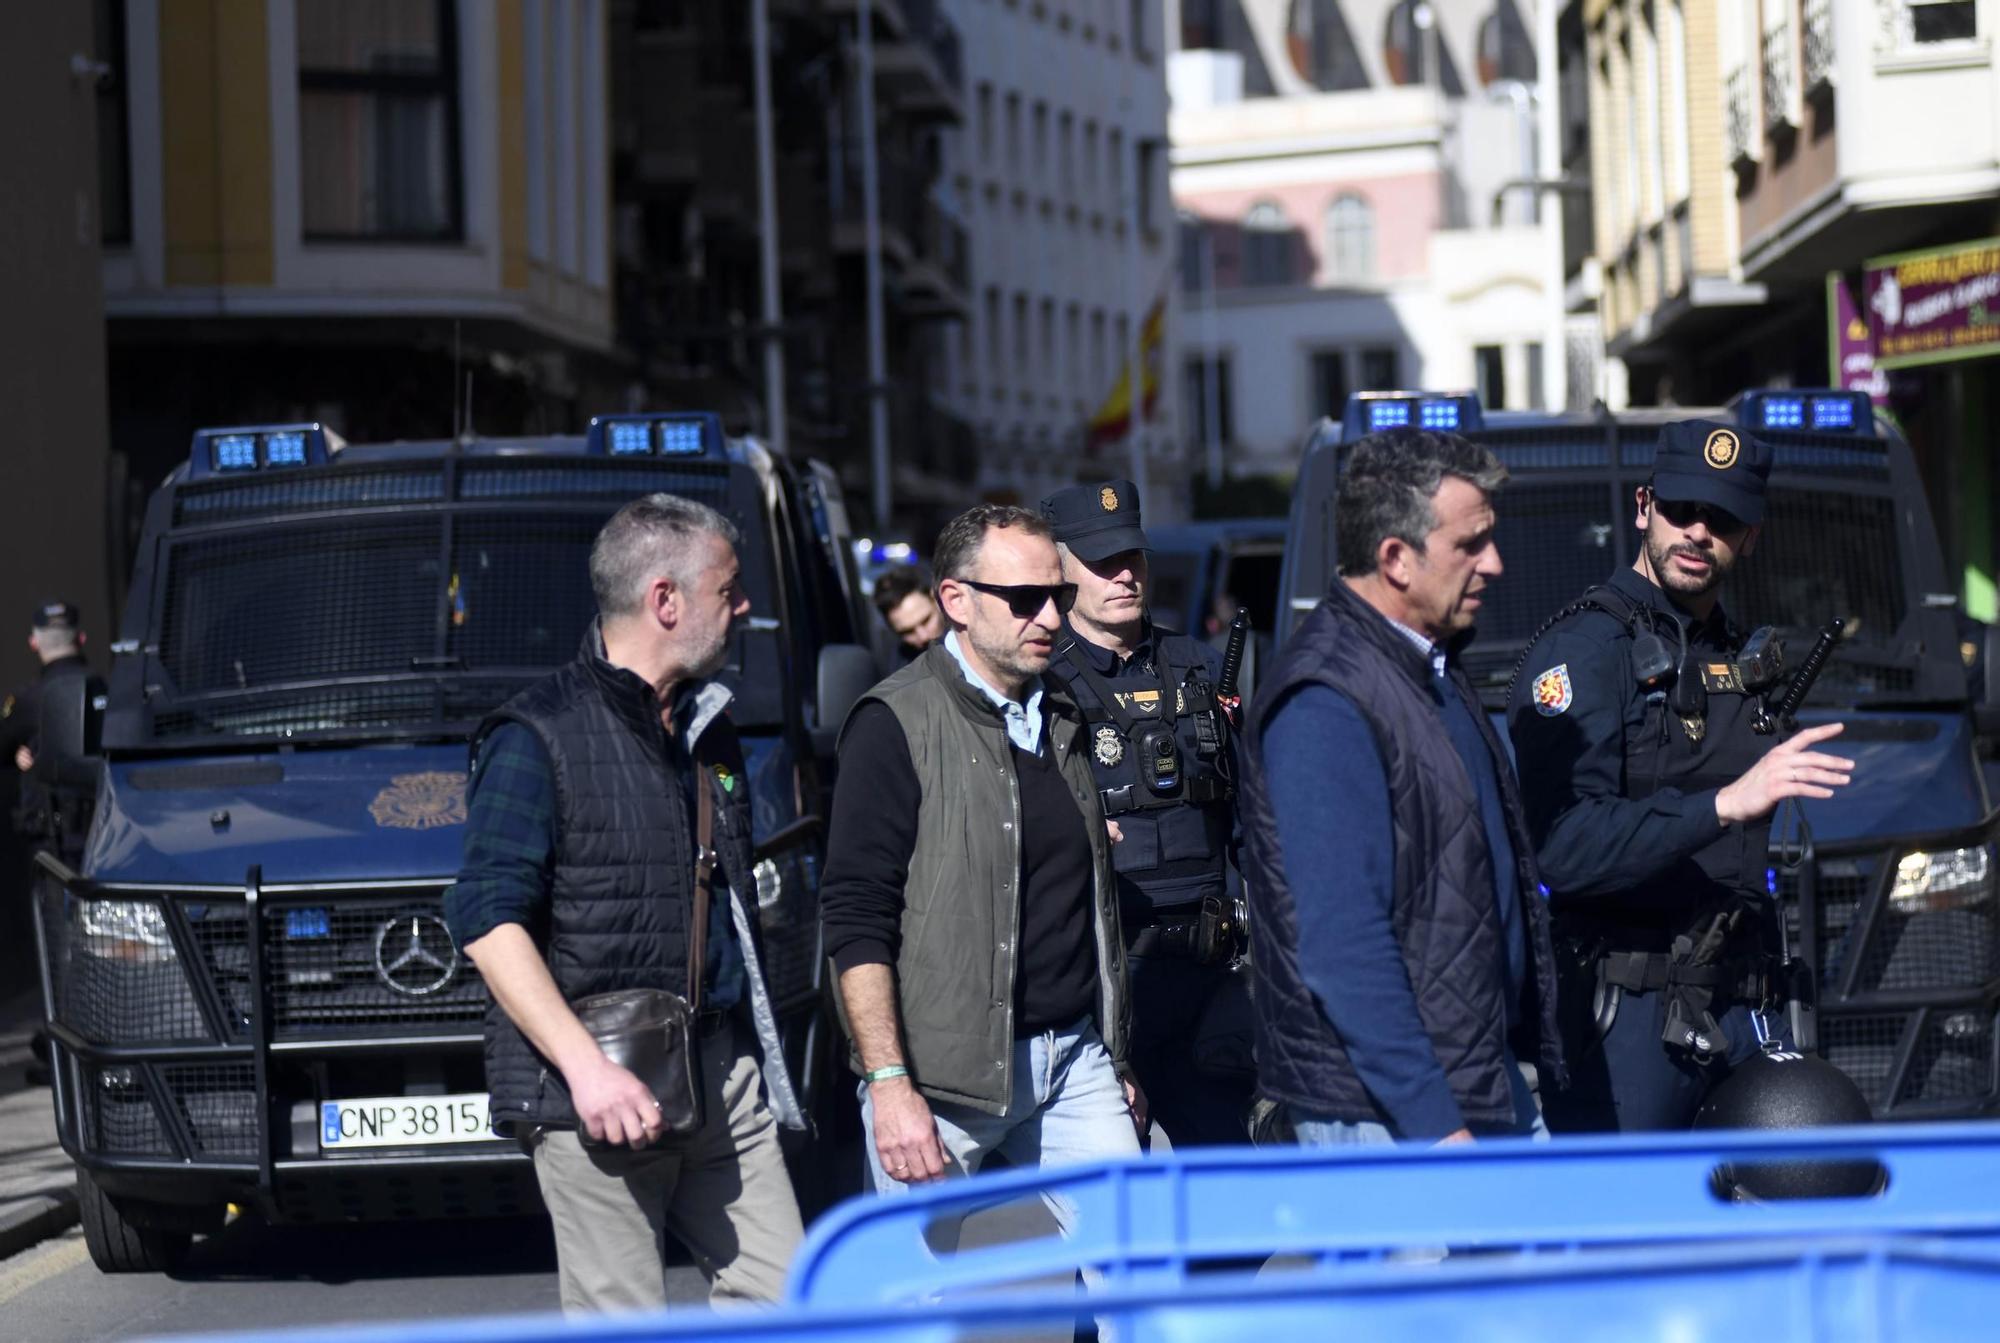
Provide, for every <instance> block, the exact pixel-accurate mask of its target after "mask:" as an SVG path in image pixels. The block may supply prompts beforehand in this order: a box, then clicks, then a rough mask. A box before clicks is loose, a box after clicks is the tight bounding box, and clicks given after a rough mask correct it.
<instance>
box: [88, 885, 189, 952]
mask: <svg viewBox="0 0 2000 1343" xmlns="http://www.w3.org/2000/svg"><path fill="white" fill-rule="evenodd" d="M77 932H78V933H79V934H80V937H79V939H78V949H79V950H81V951H82V952H83V954H84V955H86V956H95V957H97V958H98V959H99V960H106V961H122V962H124V963H126V964H128V965H158V964H161V963H162V962H165V961H171V960H174V959H176V956H175V952H174V940H173V938H172V936H170V935H169V934H168V932H167V917H166V915H165V914H163V913H161V912H160V907H159V906H158V905H156V904H154V903H153V902H152V901H150V900H85V901H82V902H80V908H79V910H78V913H77Z"/></svg>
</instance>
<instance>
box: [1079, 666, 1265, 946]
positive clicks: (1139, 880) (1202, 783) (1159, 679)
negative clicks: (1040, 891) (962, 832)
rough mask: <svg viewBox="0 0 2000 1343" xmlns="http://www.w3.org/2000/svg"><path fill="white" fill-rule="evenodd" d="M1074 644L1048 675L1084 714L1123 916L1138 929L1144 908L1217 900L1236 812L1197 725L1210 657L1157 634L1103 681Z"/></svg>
mask: <svg viewBox="0 0 2000 1343" xmlns="http://www.w3.org/2000/svg"><path fill="white" fill-rule="evenodd" d="M1079 639H1080V636H1079V635H1077V634H1076V633H1075V632H1074V631H1072V630H1069V629H1067V628H1065V629H1064V630H1063V632H1062V634H1061V636H1060V637H1059V641H1058V644H1057V648H1056V653H1055V656H1054V658H1052V659H1051V660H1050V663H1049V671H1050V672H1051V673H1052V674H1053V675H1054V676H1056V677H1057V678H1059V679H1060V680H1061V681H1062V682H1063V684H1064V685H1065V686H1066V687H1067V688H1068V690H1069V693H1070V697H1071V698H1072V699H1074V700H1075V701H1076V703H1077V706H1078V708H1079V709H1081V710H1082V712H1083V716H1084V719H1085V722H1086V724H1087V726H1086V737H1085V739H1086V741H1087V743H1088V745H1089V748H1090V759H1091V771H1092V773H1093V774H1094V775H1095V777H1096V780H1097V790H1098V796H1099V798H1100V799H1101V800H1102V802H1103V804H1104V815H1105V818H1106V819H1107V820H1113V821H1116V822H1117V823H1118V828H1119V830H1120V831H1122V832H1123V834H1124V836H1125V837H1124V839H1122V840H1121V841H1120V842H1118V843H1117V844H1114V845H1113V846H1112V848H1111V860H1112V863H1113V865H1114V866H1115V867H1116V868H1117V870H1118V886H1119V901H1120V908H1121V909H1122V910H1123V911H1124V913H1125V917H1126V918H1127V920H1128V921H1132V920H1140V919H1143V918H1145V917H1146V915H1147V912H1148V910H1149V909H1157V908H1162V907H1166V906H1172V905H1184V904H1189V903H1192V902H1195V901H1198V900H1201V899H1202V898H1203V897H1204V896H1210V895H1216V896H1219V895H1221V894H1222V892H1223V885H1224V879H1225V866H1226V863H1227V861H1228V853H1229V839H1230V825H1231V816H1232V811H1233V807H1232V802H1231V790H1230V787H1229V784H1228V781H1227V778H1226V775H1225V773H1224V770H1225V769H1226V765H1225V764H1223V763H1222V761H1221V753H1222V752H1223V751H1225V750H1227V749H1228V745H1227V742H1226V741H1225V740H1223V739H1222V738H1221V737H1220V736H1219V735H1218V734H1219V733H1220V731H1221V728H1220V726H1219V725H1218V724H1216V723H1215V722H1213V721H1212V720H1211V721H1210V722H1208V723H1204V722H1203V721H1202V712H1203V711H1204V710H1206V709H1210V708H1212V707H1213V706H1214V704H1215V681H1216V678H1217V676H1218V674H1219V670H1218V665H1216V663H1217V660H1216V657H1215V653H1214V650H1212V649H1210V648H1209V647H1208V646H1207V645H1205V644H1202V643H1200V642H1198V641H1197V640H1194V639H1190V638H1187V637H1186V636H1185V635H1180V634H1173V633H1169V632H1166V631H1162V630H1154V631H1153V632H1152V637H1151V639H1150V641H1149V643H1148V644H1147V646H1146V647H1144V648H1142V650H1141V655H1140V656H1139V657H1137V658H1135V659H1133V662H1132V664H1131V666H1130V667H1128V668H1127V669H1126V670H1125V671H1123V672H1122V673H1119V674H1117V675H1113V676H1106V675H1103V674H1102V673H1099V672H1097V671H1096V670H1095V669H1094V666H1093V664H1092V663H1091V661H1090V652H1089V650H1087V649H1085V648H1081V647H1078V646H1077V645H1078V641H1079ZM1217 717H1219V715H1217ZM1167 743H1171V747H1172V749H1171V753H1170V756H1169V752H1168V750H1167V745H1166V744H1167ZM1169 778H1171V784H1170V785H1169V784H1168V783H1167V782H1166V781H1167V780H1168V779H1169ZM1129 931H1130V929H1128V932H1129Z"/></svg>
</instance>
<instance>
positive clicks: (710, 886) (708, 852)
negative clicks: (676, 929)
mask: <svg viewBox="0 0 2000 1343" xmlns="http://www.w3.org/2000/svg"><path fill="white" fill-rule="evenodd" d="M694 772H695V779H694V798H695V802H694V816H695V820H694V846H695V847H694V923H693V927H692V928H691V929H690V932H689V936H688V995H687V997H688V1010H689V1011H690V1012H699V1011H700V1010H701V979H702V971H703V970H705V969H706V968H707V966H708V907H709V906H710V905H711V904H713V903H714V902H715V861H716V860H715V786H716V785H715V780H714V779H713V778H712V777H711V776H710V771H709V768H708V765H707V763H706V762H705V761H704V760H703V759H701V757H700V756H699V755H697V756H696V757H695V759H694Z"/></svg>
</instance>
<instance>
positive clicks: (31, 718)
mask: <svg viewBox="0 0 2000 1343" xmlns="http://www.w3.org/2000/svg"><path fill="white" fill-rule="evenodd" d="M83 642H84V634H83V627H82V621H81V620H80V619H79V618H78V616H77V610H76V607H75V606H73V605H71V604H70V603H69V602H65V601H48V602H43V603H42V604H41V605H40V606H37V607H36V608H35V616H34V625H33V628H32V629H30V631H29V633H28V647H29V648H31V649H33V650H34V653H35V656H36V657H38V658H40V659H41V661H42V670H41V674H40V676H38V677H37V678H36V679H35V680H33V681H29V682H28V683H26V684H25V685H21V686H17V687H16V688H15V689H14V692H13V693H12V694H10V695H8V696H7V698H6V699H5V700H4V701H0V756H4V758H5V760H6V762H7V764H8V765H10V766H12V767H13V768H14V769H15V770H17V771H18V772H19V774H20V781H21V792H20V806H19V808H18V810H17V811H16V814H15V821H16V825H17V828H18V829H20V830H21V831H22V833H23V834H25V835H27V836H28V837H29V838H30V839H32V840H36V841H43V842H55V843H57V845H58V847H59V848H61V849H64V850H73V849H74V848H75V847H76V844H77V843H79V842H80V841H81V838H82V836H81V824H80V818H81V815H82V813H84V812H87V810H88V808H87V807H83V808H78V807H73V806H70V805H67V800H68V799H69V796H70V794H72V793H74V792H76V791H77V790H78V789H79V788H81V787H84V786H87V785H88V783H89V782H91V781H92V780H93V779H94V776H93V775H92V774H91V773H90V771H89V769H88V764H87V762H86V761H82V760H78V759H73V758H69V757H68V756H66V755H64V754H63V753H60V752H58V751H55V750H52V749H48V748H45V747H44V745H43V742H42V720H43V716H44V715H43V704H44V702H45V701H46V700H47V699H48V698H49V697H50V696H53V695H56V694H60V693H65V692H67V693H70V694H77V695H81V696H84V697H86V699H89V698H95V697H98V696H101V695H103V694H104V685H103V682H102V681H100V680H98V679H97V678H96V677H95V676H93V675H91V671H90V665H89V664H88V663H86V662H85V661H84V660H83ZM65 856H70V855H68V854H67V853H66V855H65Z"/></svg>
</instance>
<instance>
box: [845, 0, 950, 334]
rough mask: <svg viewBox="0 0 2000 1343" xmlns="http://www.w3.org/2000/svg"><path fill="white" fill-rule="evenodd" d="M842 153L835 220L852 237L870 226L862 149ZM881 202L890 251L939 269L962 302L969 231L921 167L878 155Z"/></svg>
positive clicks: (848, 144)
mask: <svg viewBox="0 0 2000 1343" xmlns="http://www.w3.org/2000/svg"><path fill="white" fill-rule="evenodd" d="M906 3H907V0H906ZM839 149H840V156H841V163H840V171H839V172H837V173H835V174H834V175H833V176H832V178H831V181H832V184H833V191H834V197H833V201H832V205H833V217H834V220H835V222H836V223H838V224H841V225H845V226H848V228H849V230H850V235H849V236H850V238H852V237H856V236H858V235H859V230H860V229H861V227H862V226H863V223H864V220H863V216H862V196H861V146H860V145H859V144H858V143H857V142H855V141H852V140H844V141H842V142H840V145H839ZM876 199H877V201H878V203H879V204H880V207H881V223H882V240H883V243H884V245H885V248H887V249H889V250H891V251H900V252H901V254H902V255H903V256H904V257H905V258H906V259H907V260H908V261H910V262H912V263H916V264H920V265H926V266H930V267H934V268H935V269H936V270H937V271H938V272H939V273H940V274H941V275H942V277H943V278H944V279H945V280H946V281H947V282H949V284H950V285H951V287H952V288H953V289H954V290H955V291H956V294H955V297H956V298H958V299H959V300H961V301H962V300H963V299H964V297H965V295H966V294H967V292H969V285H970V277H971V269H970V262H969V258H970V248H969V247H968V245H967V243H966V234H965V226H964V225H963V224H961V223H960V222H959V221H958V220H957V219H955V218H953V217H952V216H951V215H950V214H949V213H947V212H946V211H944V210H943V209H940V208H939V206H938V204H937V202H936V201H934V200H932V199H931V196H930V192H929V191H928V189H927V188H926V186H925V184H924V182H923V180H922V177H921V174H920V172H919V170H918V169H917V167H916V165H914V164H913V163H911V162H910V160H909V159H907V158H905V157H904V156H903V155H901V154H896V153H889V152H883V153H880V154H878V155H877V156H876ZM848 245H850V246H851V245H852V243H851V242H850V243H849V244H848Z"/></svg>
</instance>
